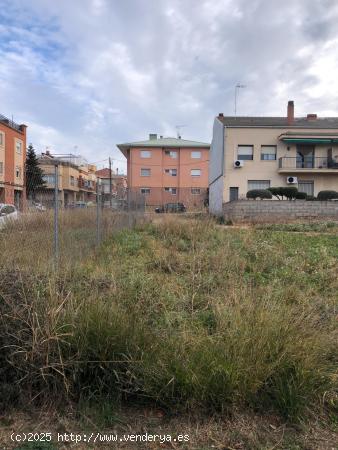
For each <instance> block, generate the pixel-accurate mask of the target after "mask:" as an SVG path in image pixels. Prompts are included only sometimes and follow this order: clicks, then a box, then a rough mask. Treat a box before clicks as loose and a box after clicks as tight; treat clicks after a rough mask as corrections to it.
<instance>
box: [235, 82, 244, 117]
mask: <svg viewBox="0 0 338 450" xmlns="http://www.w3.org/2000/svg"><path fill="white" fill-rule="evenodd" d="M245 87H246V86H245V85H244V84H240V83H237V84H236V86H235V117H236V116H237V96H238V94H237V92H238V89H243V88H245Z"/></svg>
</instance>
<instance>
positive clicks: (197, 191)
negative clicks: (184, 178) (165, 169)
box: [191, 188, 201, 195]
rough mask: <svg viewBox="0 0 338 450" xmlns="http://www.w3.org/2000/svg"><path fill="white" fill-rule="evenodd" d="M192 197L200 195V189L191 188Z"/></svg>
mask: <svg viewBox="0 0 338 450" xmlns="http://www.w3.org/2000/svg"><path fill="white" fill-rule="evenodd" d="M191 193H192V195H200V193H201V189H200V188H191Z"/></svg>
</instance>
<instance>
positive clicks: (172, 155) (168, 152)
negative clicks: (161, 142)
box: [164, 150, 177, 159]
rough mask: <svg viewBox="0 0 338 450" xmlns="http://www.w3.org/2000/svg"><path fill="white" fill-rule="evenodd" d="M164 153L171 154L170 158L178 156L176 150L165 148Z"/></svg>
mask: <svg viewBox="0 0 338 450" xmlns="http://www.w3.org/2000/svg"><path fill="white" fill-rule="evenodd" d="M164 154H165V155H168V156H170V158H174V159H175V158H177V151H176V150H165V152H164Z"/></svg>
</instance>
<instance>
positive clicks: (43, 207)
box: [33, 203, 47, 211]
mask: <svg viewBox="0 0 338 450" xmlns="http://www.w3.org/2000/svg"><path fill="white" fill-rule="evenodd" d="M33 207H34V208H35V209H36V210H37V211H47V208H46V207H45V206H43V205H42V204H41V203H33Z"/></svg>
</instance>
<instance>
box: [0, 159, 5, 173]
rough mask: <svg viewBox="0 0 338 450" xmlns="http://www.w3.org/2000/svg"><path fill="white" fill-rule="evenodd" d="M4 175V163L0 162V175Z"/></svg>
mask: <svg viewBox="0 0 338 450" xmlns="http://www.w3.org/2000/svg"><path fill="white" fill-rule="evenodd" d="M3 173H4V163H3V162H0V175H2V174H3Z"/></svg>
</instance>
